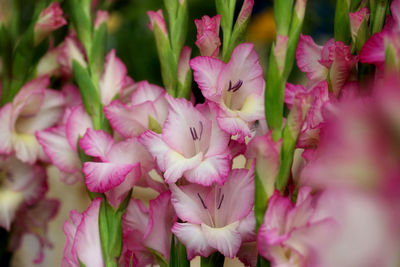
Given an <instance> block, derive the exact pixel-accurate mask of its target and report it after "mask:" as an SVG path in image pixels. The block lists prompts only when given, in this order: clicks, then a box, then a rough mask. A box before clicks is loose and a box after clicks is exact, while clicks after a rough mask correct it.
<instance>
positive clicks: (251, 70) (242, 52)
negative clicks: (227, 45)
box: [218, 43, 265, 110]
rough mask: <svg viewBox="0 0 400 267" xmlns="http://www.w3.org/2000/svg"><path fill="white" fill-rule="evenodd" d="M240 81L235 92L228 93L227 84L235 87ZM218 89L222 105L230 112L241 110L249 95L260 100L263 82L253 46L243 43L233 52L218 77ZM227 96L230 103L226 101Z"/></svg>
mask: <svg viewBox="0 0 400 267" xmlns="http://www.w3.org/2000/svg"><path fill="white" fill-rule="evenodd" d="M240 81H241V83H240V84H241V85H240V87H239V88H238V89H237V90H234V91H230V92H229V91H228V89H229V84H231V85H235V84H237V83H239V82H240ZM218 87H220V88H221V89H222V90H223V97H224V104H225V105H226V106H228V108H229V109H231V110H241V109H242V107H243V105H244V102H245V99H246V97H247V96H249V95H250V94H255V95H257V96H259V97H260V98H262V95H263V92H264V88H265V81H264V78H263V72H262V68H261V66H260V63H259V58H258V55H257V53H256V51H255V50H254V45H253V44H251V43H243V44H240V45H238V46H237V47H236V48H235V49H234V50H233V52H232V56H231V59H230V61H229V62H228V64H226V67H225V68H224V69H223V71H222V72H221V73H220V76H219V77H218ZM229 94H231V96H229V97H230V101H227V97H228V95H229ZM228 102H230V103H228Z"/></svg>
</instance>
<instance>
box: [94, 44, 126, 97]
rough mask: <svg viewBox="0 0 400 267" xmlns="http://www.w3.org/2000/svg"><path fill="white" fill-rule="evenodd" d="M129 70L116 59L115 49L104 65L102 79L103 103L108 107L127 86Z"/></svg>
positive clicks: (100, 82)
mask: <svg viewBox="0 0 400 267" xmlns="http://www.w3.org/2000/svg"><path fill="white" fill-rule="evenodd" d="M126 75H127V70H126V67H125V65H124V63H123V62H122V61H121V60H120V59H119V58H117V57H116V55H115V49H113V50H111V51H110V52H109V53H108V54H107V56H106V60H105V63H104V71H103V73H102V75H101V77H100V81H99V85H100V95H101V102H102V103H103V104H104V105H108V104H109V103H110V102H111V100H112V99H113V98H114V96H115V95H117V94H118V93H119V92H121V91H122V88H123V87H124V86H125V79H126Z"/></svg>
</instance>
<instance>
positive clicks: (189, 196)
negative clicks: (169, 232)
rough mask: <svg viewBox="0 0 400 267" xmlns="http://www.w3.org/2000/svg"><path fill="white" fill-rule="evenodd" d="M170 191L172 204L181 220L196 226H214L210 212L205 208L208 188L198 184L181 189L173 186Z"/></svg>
mask: <svg viewBox="0 0 400 267" xmlns="http://www.w3.org/2000/svg"><path fill="white" fill-rule="evenodd" d="M170 189H171V192H172V195H171V203H172V205H173V206H174V209H175V212H176V214H177V215H178V217H179V218H180V219H181V220H183V221H187V222H190V223H195V224H201V223H207V224H212V222H211V221H210V217H209V214H208V212H209V211H208V210H207V209H206V208H204V206H203V203H204V202H203V201H205V197H206V196H207V195H208V191H209V190H208V188H206V187H202V186H200V185H196V184H190V185H186V186H181V187H178V186H176V185H175V184H171V185H170ZM202 200H203V201H202Z"/></svg>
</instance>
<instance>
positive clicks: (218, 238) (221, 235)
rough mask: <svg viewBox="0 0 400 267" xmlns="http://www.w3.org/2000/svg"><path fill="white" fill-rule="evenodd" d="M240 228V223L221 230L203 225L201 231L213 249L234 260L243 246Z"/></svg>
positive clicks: (234, 223)
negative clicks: (238, 229)
mask: <svg viewBox="0 0 400 267" xmlns="http://www.w3.org/2000/svg"><path fill="white" fill-rule="evenodd" d="M238 226H239V222H238V221H236V222H233V223H231V224H228V225H227V226H224V227H221V228H213V227H210V226H208V225H206V224H202V225H201V230H202V231H203V234H204V236H205V238H206V240H207V243H208V244H209V245H210V246H211V247H213V248H215V249H217V250H218V251H219V252H221V253H222V254H223V255H224V256H225V257H229V258H233V257H235V256H236V254H237V252H238V251H239V248H240V245H241V244H242V238H241V236H240V233H239V232H238V231H237V228H238Z"/></svg>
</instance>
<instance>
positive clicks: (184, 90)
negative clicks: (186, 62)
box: [176, 69, 192, 100]
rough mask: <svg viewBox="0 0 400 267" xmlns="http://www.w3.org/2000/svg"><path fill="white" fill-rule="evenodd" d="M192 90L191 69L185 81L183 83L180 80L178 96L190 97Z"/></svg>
mask: <svg viewBox="0 0 400 267" xmlns="http://www.w3.org/2000/svg"><path fill="white" fill-rule="evenodd" d="M191 92H192V71H191V70H190V69H189V70H188V72H187V73H186V76H185V82H184V84H182V83H181V82H179V81H178V87H177V96H176V97H181V98H186V99H188V100H189V99H190V93H191Z"/></svg>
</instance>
